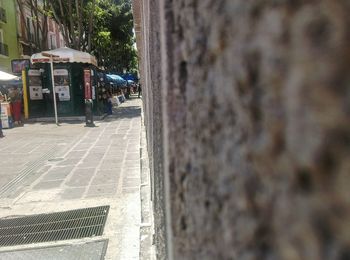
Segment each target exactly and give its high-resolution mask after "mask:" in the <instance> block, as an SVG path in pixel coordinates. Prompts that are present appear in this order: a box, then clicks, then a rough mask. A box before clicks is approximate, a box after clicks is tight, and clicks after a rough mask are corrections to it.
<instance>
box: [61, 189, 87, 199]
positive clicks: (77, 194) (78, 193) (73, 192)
mask: <svg viewBox="0 0 350 260" xmlns="http://www.w3.org/2000/svg"><path fill="white" fill-rule="evenodd" d="M84 192H85V188H81V187H80V188H65V189H64V190H63V191H62V193H60V196H61V198H62V199H80V198H82V197H83V195H84Z"/></svg>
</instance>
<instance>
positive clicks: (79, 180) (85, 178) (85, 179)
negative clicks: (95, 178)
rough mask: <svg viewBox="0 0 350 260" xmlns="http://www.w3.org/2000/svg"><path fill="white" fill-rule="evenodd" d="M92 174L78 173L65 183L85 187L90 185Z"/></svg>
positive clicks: (70, 185)
mask: <svg viewBox="0 0 350 260" xmlns="http://www.w3.org/2000/svg"><path fill="white" fill-rule="evenodd" d="M91 178H92V176H89V175H84V174H77V175H73V176H72V177H71V178H70V179H69V181H67V182H66V183H65V185H66V186H68V187H83V186H88V184H89V182H90V180H91Z"/></svg>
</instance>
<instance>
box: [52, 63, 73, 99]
mask: <svg viewBox="0 0 350 260" xmlns="http://www.w3.org/2000/svg"><path fill="white" fill-rule="evenodd" d="M53 75H54V79H55V92H56V93H57V94H58V99H59V101H69V100H70V91H69V74H68V70H67V69H55V70H54V71H53Z"/></svg>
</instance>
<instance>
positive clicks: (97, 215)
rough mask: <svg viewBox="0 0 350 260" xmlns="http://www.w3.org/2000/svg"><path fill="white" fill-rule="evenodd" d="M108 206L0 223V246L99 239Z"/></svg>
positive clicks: (4, 220)
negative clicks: (89, 238)
mask: <svg viewBox="0 0 350 260" xmlns="http://www.w3.org/2000/svg"><path fill="white" fill-rule="evenodd" d="M108 211H109V206H101V207H94V208H85V209H77V210H71V211H65V212H57V213H51V214H41V215H33V216H28V217H20V218H12V219H3V220H0V246H12V245H22V244H32V243H39V242H48V241H58V240H67V239H77V238H83V237H93V236H100V235H102V233H103V229H104V226H105V224H106V219H107V216H108Z"/></svg>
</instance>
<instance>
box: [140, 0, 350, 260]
mask: <svg viewBox="0 0 350 260" xmlns="http://www.w3.org/2000/svg"><path fill="white" fill-rule="evenodd" d="M142 2H143V3H144V4H146V5H147V6H148V7H147V8H145V9H143V11H142V15H143V19H142V23H143V26H144V27H143V31H144V34H143V35H147V37H148V38H147V40H144V41H143V43H142V45H143V46H142V48H143V49H142V51H141V52H142V53H141V54H140V57H142V59H141V64H142V69H141V71H143V73H142V78H143V79H142V80H143V82H144V85H145V86H144V89H145V91H146V98H145V106H146V107H148V108H149V107H151V108H152V109H148V110H147V109H146V111H147V112H146V117H147V118H148V126H149V128H148V129H149V132H148V134H149V135H148V138H149V147H151V149H152V158H153V159H152V165H153V169H154V171H153V177H154V180H155V183H154V194H155V198H154V199H155V200H156V201H157V198H160V200H159V201H158V202H156V206H155V208H156V215H157V214H158V217H159V221H158V225H159V231H162V232H158V233H156V236H157V235H159V237H161V238H162V239H160V240H159V241H158V248H159V250H160V251H159V252H162V253H160V254H159V255H158V256H159V259H163V258H173V259H240V260H241V259H288V260H289V259H291V260H294V259H296V260H298V259H349V258H350V235H349V234H350V204H349V203H350V188H349V187H350V121H349V119H350V118H349V115H350V76H349V75H350V73H348V70H349V69H350V51H349V47H348V46H349V43H350V29H349V28H350V16H349V15H348V14H349V13H350V3H349V1H346V0H332V1H331V0H319V1H315V0H304V1H297V0H293V1H289V0H258V1H250V0H236V1H233V0H201V1H198V0H147V1H146V0H145V1H142ZM147 95H149V97H148V98H147ZM160 136H161V138H159V137H160ZM157 167H158V168H157ZM159 212H160V213H159ZM156 218H157V217H156ZM166 236H167V237H168V238H167V242H164V241H165V237H166ZM166 252H168V255H166Z"/></svg>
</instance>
